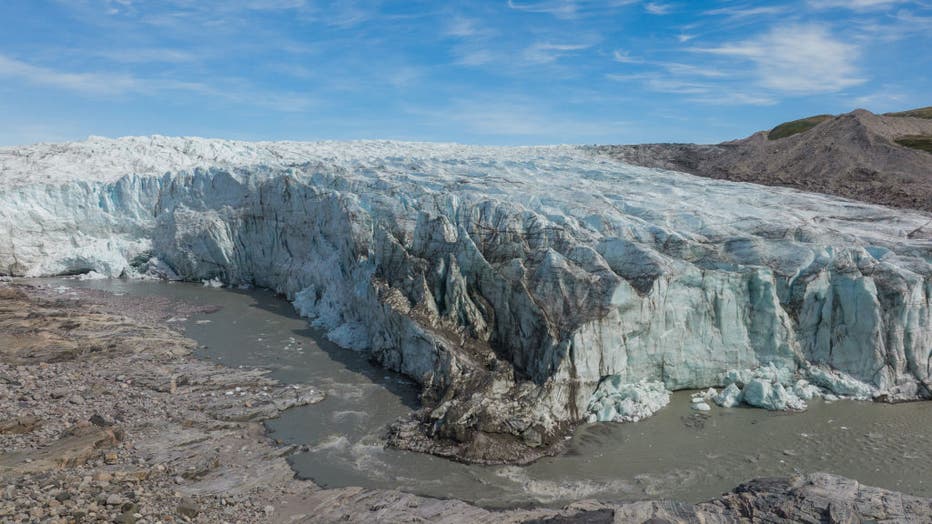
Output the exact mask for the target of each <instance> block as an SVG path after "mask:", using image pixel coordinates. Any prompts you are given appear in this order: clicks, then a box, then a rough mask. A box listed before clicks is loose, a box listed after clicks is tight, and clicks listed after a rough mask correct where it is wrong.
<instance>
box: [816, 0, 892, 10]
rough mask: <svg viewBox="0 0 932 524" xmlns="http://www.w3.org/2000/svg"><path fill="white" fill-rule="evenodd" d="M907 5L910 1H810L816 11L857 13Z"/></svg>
mask: <svg viewBox="0 0 932 524" xmlns="http://www.w3.org/2000/svg"><path fill="white" fill-rule="evenodd" d="M905 3H909V0H809V5H810V6H811V7H814V8H816V9H832V8H844V9H853V10H855V11H870V10H874V9H887V8H890V7H893V6H896V5H899V4H905Z"/></svg>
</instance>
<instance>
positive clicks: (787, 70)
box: [692, 25, 866, 95]
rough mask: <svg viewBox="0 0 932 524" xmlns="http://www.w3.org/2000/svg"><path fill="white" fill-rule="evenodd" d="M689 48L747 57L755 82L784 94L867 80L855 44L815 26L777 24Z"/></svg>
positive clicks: (837, 88) (836, 87)
mask: <svg viewBox="0 0 932 524" xmlns="http://www.w3.org/2000/svg"><path fill="white" fill-rule="evenodd" d="M692 50H693V51H696V52H701V53H707V54H712V55H718V56H724V57H732V58H735V59H738V60H748V61H750V62H752V63H754V64H755V66H756V76H757V82H758V84H760V85H761V86H762V87H765V88H768V89H773V90H775V91H779V92H783V93H789V94H797V95H807V94H816V93H833V92H837V91H840V90H842V89H845V88H848V87H851V86H855V85H859V84H862V83H864V82H865V81H866V79H865V78H863V77H862V76H861V73H860V71H859V70H858V68H857V66H856V64H855V61H856V59H857V58H858V54H859V50H858V48H857V46H855V45H852V44H848V43H845V42H842V41H841V40H838V39H836V38H833V37H832V35H831V34H830V33H829V32H828V30H826V29H825V28H824V27H822V26H818V25H787V26H780V27H775V28H773V29H772V30H771V31H770V32H769V33H766V34H764V35H761V36H759V37H757V38H754V39H751V40H746V41H743V42H737V43H733V44H725V45H722V46H719V47H713V48H694V49H692Z"/></svg>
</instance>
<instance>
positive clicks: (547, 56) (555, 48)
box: [524, 42, 591, 64]
mask: <svg viewBox="0 0 932 524" xmlns="http://www.w3.org/2000/svg"><path fill="white" fill-rule="evenodd" d="M589 47H591V45H589V44H551V43H548V42H538V43H536V44H533V45H531V46H530V47H528V48H527V49H525V50H524V58H525V60H527V61H528V62H531V63H533V64H549V63H551V62H555V61H556V60H557V59H558V58H560V57H561V56H563V55H566V54H570V53H573V52H575V51H582V50H583V49H588V48H589Z"/></svg>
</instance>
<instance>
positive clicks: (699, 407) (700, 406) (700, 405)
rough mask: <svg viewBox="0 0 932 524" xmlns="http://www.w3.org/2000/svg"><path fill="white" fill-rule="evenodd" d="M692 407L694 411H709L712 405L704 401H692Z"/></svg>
mask: <svg viewBox="0 0 932 524" xmlns="http://www.w3.org/2000/svg"><path fill="white" fill-rule="evenodd" d="M692 408H693V409H695V410H696V411H710V410H711V409H712V406H710V405H708V404H706V403H705V402H695V403H693V405H692Z"/></svg>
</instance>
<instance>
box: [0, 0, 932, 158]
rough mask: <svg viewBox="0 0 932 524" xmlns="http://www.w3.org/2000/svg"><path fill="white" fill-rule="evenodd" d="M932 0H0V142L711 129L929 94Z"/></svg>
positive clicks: (556, 139) (595, 138) (548, 139)
mask: <svg viewBox="0 0 932 524" xmlns="http://www.w3.org/2000/svg"><path fill="white" fill-rule="evenodd" d="M930 44H932V0H920V1H901V0H849V1H842V0H799V1H790V2H755V1H750V0H748V1H744V0H736V1H731V0H721V1H702V2H700V1H686V0H679V1H674V0H671V1H665V0H660V1H638V0H614V1H613V0H606V1H590V0H510V1H509V0H502V1H499V0H494V1H481V2H479V1H474V2H428V1H417V0H414V1H404V2H395V1H375V0H371V1H370V0H359V1H352V0H346V1H337V2H328V1H318V0H226V1H222V2H213V1H208V0H160V1H142V0H60V1H54V0H5V1H4V2H2V3H0V145H14V144H24V143H32V142H37V141H61V140H74V139H83V138H85V137H86V136H88V135H104V136H124V135H148V134H163V135H188V136H190V135H197V136H208V137H220V138H238V139H248V140H260V139H268V140H279V139H293V140H319V139H359V138H389V139H402V140H431V141H457V142H465V143H481V144H539V143H608V142H615V143H633V142H650V141H698V142H713V141H720V140H726V139H732V138H738V137H742V136H746V135H748V134H750V133H751V132H753V131H755V130H758V129H767V128H770V127H772V126H773V125H775V124H777V123H780V122H782V121H785V120H788V119H792V118H797V117H801V116H806V115H810V114H817V113H840V112H845V111H848V110H851V109H853V108H856V107H865V108H868V109H870V110H873V111H890V110H896V109H906V108H911V107H918V106H924V105H930V104H932V96H930V93H932V78H930V75H932V52H930V51H932V45H930Z"/></svg>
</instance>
